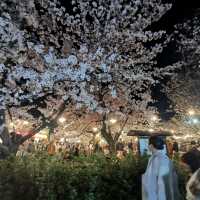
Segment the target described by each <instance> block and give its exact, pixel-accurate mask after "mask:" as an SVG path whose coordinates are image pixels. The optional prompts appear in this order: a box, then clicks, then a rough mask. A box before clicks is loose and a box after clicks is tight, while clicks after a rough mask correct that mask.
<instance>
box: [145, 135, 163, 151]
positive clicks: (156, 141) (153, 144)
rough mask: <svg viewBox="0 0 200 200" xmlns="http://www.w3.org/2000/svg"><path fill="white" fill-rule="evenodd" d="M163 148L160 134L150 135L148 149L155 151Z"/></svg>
mask: <svg viewBox="0 0 200 200" xmlns="http://www.w3.org/2000/svg"><path fill="white" fill-rule="evenodd" d="M163 149H164V140H163V139H162V137H160V136H151V137H150V138H149V150H150V151H151V152H155V151H156V150H163Z"/></svg>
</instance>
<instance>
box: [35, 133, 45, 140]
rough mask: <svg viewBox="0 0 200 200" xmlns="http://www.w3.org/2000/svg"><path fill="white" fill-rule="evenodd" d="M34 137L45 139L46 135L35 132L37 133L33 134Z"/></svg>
mask: <svg viewBox="0 0 200 200" xmlns="http://www.w3.org/2000/svg"><path fill="white" fill-rule="evenodd" d="M35 138H42V139H47V135H43V134H39V133H37V134H36V135H35Z"/></svg>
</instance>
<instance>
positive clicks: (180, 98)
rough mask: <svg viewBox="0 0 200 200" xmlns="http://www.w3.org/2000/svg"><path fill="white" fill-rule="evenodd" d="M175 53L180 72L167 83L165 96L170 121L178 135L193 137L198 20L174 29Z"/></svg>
mask: <svg viewBox="0 0 200 200" xmlns="http://www.w3.org/2000/svg"><path fill="white" fill-rule="evenodd" d="M176 28H177V30H176V33H175V34H176V36H177V39H178V40H177V41H178V43H179V44H178V46H179V49H178V51H179V52H180V53H181V55H182V61H183V68H182V70H181V71H180V73H179V74H178V75H177V76H176V77H175V78H174V79H173V80H171V81H170V82H169V83H168V87H166V89H165V92H166V94H167V96H168V98H169V99H170V101H171V104H172V107H173V109H174V111H175V116H174V118H173V119H172V122H173V124H174V125H175V128H176V129H177V131H178V132H179V133H180V134H182V135H183V134H185V133H186V132H187V133H189V134H191V135H193V136H195V137H197V136H198V133H199V130H200V129H199V128H200V124H199V120H200V102H199V98H200V82H199V80H200V70H199V64H200V27H199V18H197V17H196V18H194V19H193V20H190V21H186V22H185V23H183V24H179V25H177V27H176Z"/></svg>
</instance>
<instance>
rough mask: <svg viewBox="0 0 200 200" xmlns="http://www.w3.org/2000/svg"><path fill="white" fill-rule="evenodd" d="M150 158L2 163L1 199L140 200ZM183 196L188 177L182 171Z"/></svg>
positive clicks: (31, 159)
mask: <svg viewBox="0 0 200 200" xmlns="http://www.w3.org/2000/svg"><path fill="white" fill-rule="evenodd" d="M146 163H147V158H134V157H133V156H131V155H129V156H127V157H126V158H125V159H123V160H121V161H119V160H118V159H117V158H114V157H110V158H108V157H107V158H106V157H104V156H103V155H101V154H98V155H93V156H90V157H84V156H80V157H78V158H74V159H72V160H68V161H61V160H59V159H57V158H56V157H49V156H47V155H31V156H27V157H24V158H17V157H11V158H9V159H7V160H2V161H0V199H1V200H18V199H19V200H140V199H141V174H142V173H144V171H145V168H146ZM179 181H180V189H181V192H182V194H183V196H185V195H184V193H185V189H184V188H185V182H186V174H184V172H183V171H182V170H179Z"/></svg>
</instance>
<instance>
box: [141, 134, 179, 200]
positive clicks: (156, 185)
mask: <svg viewBox="0 0 200 200" xmlns="http://www.w3.org/2000/svg"><path fill="white" fill-rule="evenodd" d="M149 149H150V151H151V152H152V156H151V157H150V159H149V162H148V166H147V169H146V172H145V173H144V174H143V176H142V200H179V199H180V195H179V191H178V183H177V176H176V173H175V170H174V167H173V164H172V162H171V160H170V159H169V158H168V157H167V155H166V154H165V153H164V152H163V151H162V150H163V149H164V141H163V139H162V138H161V137H159V136H152V137H150V139H149Z"/></svg>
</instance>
